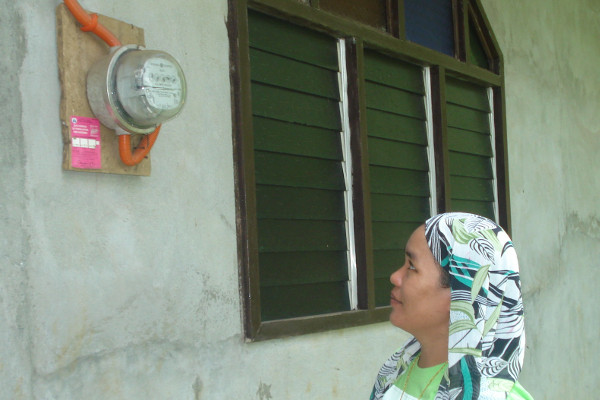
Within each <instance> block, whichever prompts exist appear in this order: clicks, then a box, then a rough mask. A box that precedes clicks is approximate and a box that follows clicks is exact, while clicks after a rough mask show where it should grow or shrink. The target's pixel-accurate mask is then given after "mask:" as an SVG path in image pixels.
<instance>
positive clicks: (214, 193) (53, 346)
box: [0, 0, 600, 400]
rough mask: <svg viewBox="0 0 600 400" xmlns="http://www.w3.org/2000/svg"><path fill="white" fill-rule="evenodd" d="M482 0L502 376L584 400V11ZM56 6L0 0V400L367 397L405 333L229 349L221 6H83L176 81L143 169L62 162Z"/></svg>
mask: <svg viewBox="0 0 600 400" xmlns="http://www.w3.org/2000/svg"><path fill="white" fill-rule="evenodd" d="M483 3H484V6H485V8H486V11H487V13H488V16H489V18H490V20H491V22H492V25H493V27H494V29H495V32H496V35H497V36H498V40H499V41H500V45H501V47H502V49H503V51H504V54H505V58H506V76H507V116H508V130H509V151H510V153H509V158H510V174H511V196H512V212H513V214H512V216H513V238H514V241H515V244H516V246H517V249H518V251H519V254H520V259H521V264H522V269H523V283H524V291H525V296H526V297H525V303H526V307H527V309H526V318H527V329H528V340H529V351H528V354H527V357H526V365H525V368H524V371H523V374H522V379H521V382H522V383H523V384H524V386H525V387H526V388H528V389H529V390H530V391H531V392H532V394H534V396H535V397H536V399H538V400H540V399H563V398H589V396H588V394H589V393H592V391H593V390H594V389H596V390H597V389H599V385H598V384H597V383H595V382H596V380H595V379H594V378H595V377H594V376H593V372H592V371H593V369H592V361H591V360H592V359H593V358H594V357H595V356H596V355H597V354H599V350H600V349H599V348H598V347H599V345H598V344H597V340H595V339H596V338H597V336H598V332H599V330H598V328H599V326H598V323H597V322H596V319H595V317H597V315H598V311H599V310H598V308H599V305H598V304H597V303H595V302H585V301H584V300H585V299H586V298H587V297H591V296H593V294H594V293H595V290H594V289H595V288H593V283H594V278H595V275H593V274H592V270H593V267H594V261H595V260H597V259H599V257H598V255H599V254H598V253H600V244H599V242H598V240H599V238H600V226H599V223H598V214H599V213H598V205H597V204H599V202H598V201H597V200H598V199H599V197H600V189H599V185H597V184H596V183H597V181H598V179H600V178H598V177H597V176H598V174H596V173H594V172H595V171H597V170H598V168H599V167H600V161H598V160H597V159H596V157H595V156H596V155H597V154H598V150H599V149H600V138H599V135H598V133H599V132H598V130H599V128H597V126H600V124H599V122H600V121H599V119H600V118H599V117H598V116H597V113H596V110H597V109H598V106H599V105H600V104H599V103H600V101H599V100H600V98H599V96H600V95H599V94H598V93H599V92H600V77H599V76H598V74H597V72H596V69H597V68H596V66H597V65H598V64H599V63H600V54H599V53H598V50H597V43H598V42H599V40H600V28H599V26H600V25H599V24H598V18H599V16H600V15H599V13H600V5H598V4H597V3H596V2H595V0H574V1H571V2H559V1H558V0H553V1H542V0H526V1H519V2H517V1H515V0H510V1H502V2H499V1H492V0H484V1H483ZM57 4H58V2H57V1H48V0H44V1H34V0H23V1H21V2H19V3H17V4H15V3H14V2H12V1H9V0H0V50H2V54H3V56H2V57H0V72H2V75H3V79H0V93H2V94H3V95H4V97H3V100H2V101H1V102H0V104H2V107H0V121H1V122H0V128H1V131H2V133H0V157H1V163H0V183H1V188H0V221H1V222H0V387H2V388H3V389H2V390H0V400H5V399H40V400H41V399H43V400H55V399H56V400H59V399H60V400H71V399H73V400H75V399H77V400H79V399H86V400H88V399H89V400H95V399H111V400H112V399H157V400H158V399H160V400H163V399H177V400H180V399H190V400H198V399H228V398H236V399H249V400H250V399H258V400H268V399H274V400H284V399H336V398H339V399H365V398H367V397H368V394H369V392H370V388H371V385H372V382H373V379H374V377H375V375H376V372H377V370H378V368H379V366H380V364H381V363H382V362H383V361H384V360H385V359H386V358H387V356H388V355H389V354H390V353H391V352H392V351H393V350H395V349H396V348H397V347H398V346H399V345H400V344H401V343H402V342H403V341H404V339H405V338H406V336H405V335H404V334H403V333H401V332H400V331H398V330H396V329H394V328H392V327H390V326H389V324H378V325H373V326H369V327H362V328H354V329H347V330H340V331H334V332H328V333H323V334H313V335H306V336H303V337H297V338H290V339H281V340H272V341H267V342H261V343H245V342H244V339H243V334H242V325H241V311H240V301H239V291H238V272H237V254H236V236H235V208H234V186H233V161H232V142H231V122H230V121H231V113H230V97H229V96H230V94H229V60H228V40H227V31H226V27H225V20H226V15H227V3H226V1H225V0H200V1H190V0H182V1H179V2H177V5H178V7H174V6H173V4H174V3H173V2H170V1H166V0H146V1H129V2H123V1H121V2H119V1H114V0H103V1H101V0H89V1H85V2H84V6H85V7H86V8H88V9H92V10H95V11H97V12H100V13H102V14H105V15H108V16H112V17H115V18H118V19H121V20H124V21H127V22H130V23H132V24H135V25H137V26H141V27H143V28H145V31H146V43H147V45H148V47H149V48H157V49H164V50H167V51H169V52H170V53H171V54H173V55H174V56H175V57H176V58H177V59H178V60H179V61H180V62H181V64H182V66H183V68H184V70H185V72H186V77H187V80H188V85H189V88H188V90H189V99H188V100H189V102H188V104H187V106H186V110H185V111H184V113H183V114H182V115H181V116H180V117H179V118H177V119H176V120H174V121H172V122H170V123H168V124H167V125H165V127H164V129H163V133H162V134H161V137H160V138H159V141H158V142H157V145H156V147H155V149H154V150H153V152H152V154H153V161H152V163H153V166H152V167H153V171H152V176H151V177H149V178H141V177H126V176H112V175H100V174H88V173H75V172H64V171H62V169H61V167H60V165H61V157H62V144H61V140H60V122H59V118H58V105H59V98H60V88H59V83H58V73H57V64H56V44H55V23H54V15H55V14H54V9H55V7H56V5H57ZM142 6H145V7H144V8H142ZM185 6H187V8H184V7H185ZM178 38H180V39H181V40H178ZM7 55H10V57H9V56H7ZM587 272H589V274H588V275H586V273H587ZM563 354H566V355H568V357H569V359H568V360H566V361H563V363H564V364H566V365H558V362H560V360H561V357H563ZM567 382H569V386H568V389H569V393H571V394H570V395H567V394H566V393H567ZM572 382H577V383H578V384H577V385H573V384H572Z"/></svg>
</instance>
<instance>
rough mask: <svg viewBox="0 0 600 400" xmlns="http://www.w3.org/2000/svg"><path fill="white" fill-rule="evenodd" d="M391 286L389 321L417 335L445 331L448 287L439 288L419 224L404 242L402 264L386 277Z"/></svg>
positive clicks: (437, 271) (438, 277) (436, 269)
mask: <svg viewBox="0 0 600 400" xmlns="http://www.w3.org/2000/svg"><path fill="white" fill-rule="evenodd" d="M390 281H391V282H392V284H393V285H394V288H393V289H392V293H391V299H390V303H391V305H392V313H391V315H390V322H391V323H392V324H393V325H395V326H397V327H399V328H401V329H403V330H405V331H407V332H409V333H410V334H412V335H413V336H415V337H417V339H418V338H419V336H422V335H431V334H437V333H439V334H445V335H447V334H448V326H449V319H450V288H443V287H442V286H441V284H440V282H441V271H440V267H439V266H438V265H437V264H436V262H435V259H434V258H433V254H431V250H430V249H429V246H428V245H427V241H426V239H425V227H424V226H423V225H422V226H420V227H419V228H417V230H416V231H414V232H413V234H412V235H411V237H410V239H409V240H408V243H407V244H406V255H405V260H404V265H403V266H402V267H400V269H399V270H397V271H396V272H394V273H393V274H392V275H391V276H390Z"/></svg>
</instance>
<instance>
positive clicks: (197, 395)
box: [192, 375, 203, 400]
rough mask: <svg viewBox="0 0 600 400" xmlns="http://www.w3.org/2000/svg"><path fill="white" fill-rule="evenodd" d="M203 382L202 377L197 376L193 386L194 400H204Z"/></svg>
mask: <svg viewBox="0 0 600 400" xmlns="http://www.w3.org/2000/svg"><path fill="white" fill-rule="evenodd" d="M202 387H203V386H202V381H201V380H200V376H199V375H198V376H196V381H195V382H194V384H193V385H192V389H193V390H194V400H200V399H201V398H202Z"/></svg>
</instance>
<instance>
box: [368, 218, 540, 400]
mask: <svg viewBox="0 0 600 400" xmlns="http://www.w3.org/2000/svg"><path fill="white" fill-rule="evenodd" d="M390 280H391V282H392V283H393V284H394V288H393V290H392V293H391V300H390V303H391V305H392V313H391V315H390V321H391V322H392V324H393V325H395V326H397V327H399V328H401V329H403V330H405V331H407V332H409V333H410V334H412V335H413V338H411V339H410V340H409V341H408V342H407V343H406V344H405V345H404V346H403V347H402V348H401V349H400V350H398V351H397V352H396V353H394V354H393V355H392V356H391V357H390V359H389V360H388V361H387V362H386V363H385V364H384V365H383V367H381V370H380V371H379V375H378V376H377V380H376V382H375V386H374V388H373V392H372V393H371V400H380V399H381V400H401V399H402V400H414V399H428V400H433V399H434V398H435V399H436V400H442V399H463V400H467V399H469V400H471V399H478V400H488V399H490V400H495V399H510V400H521V399H525V400H530V399H532V397H531V396H530V395H529V393H527V392H526V391H525V390H524V389H523V388H522V387H521V386H520V385H519V383H518V382H517V378H518V376H519V372H520V371H521V367H522V365H523V356H524V351H525V331H524V326H523V303H522V299H521V282H520V279H519V264H518V261H517V254H516V252H515V250H514V248H513V245H512V243H511V241H510V238H509V237H508V235H507V234H506V232H504V231H503V230H502V228H500V227H499V226H498V225H497V224H495V223H494V222H492V221H490V220H489V219H487V218H483V217H480V216H478V215H473V214H466V213H447V214H440V215H437V216H435V217H433V218H430V219H429V220H427V222H426V223H425V225H423V226H421V227H419V228H418V229H417V230H416V231H415V232H414V233H413V234H412V236H411V237H410V239H409V240H408V243H407V245H406V257H405V262H404V265H403V266H402V267H401V268H400V269H399V270H398V271H396V272H394V273H393V274H392V276H391V277H390Z"/></svg>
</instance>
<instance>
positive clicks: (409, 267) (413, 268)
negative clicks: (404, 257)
mask: <svg viewBox="0 0 600 400" xmlns="http://www.w3.org/2000/svg"><path fill="white" fill-rule="evenodd" d="M408 269H412V270H413V271H416V270H417V269H416V268H415V266H414V265H412V264H411V263H409V264H408Z"/></svg>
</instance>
